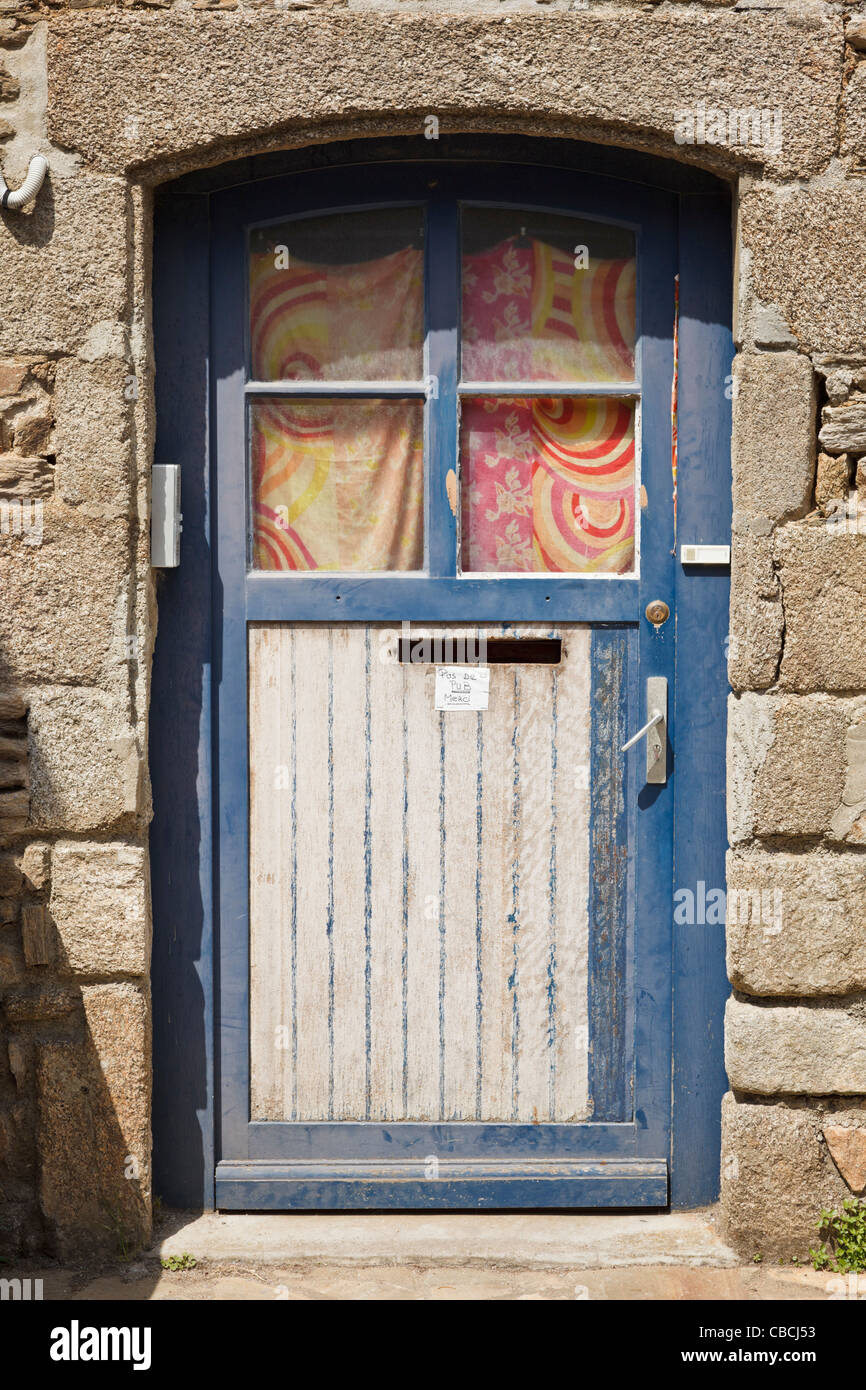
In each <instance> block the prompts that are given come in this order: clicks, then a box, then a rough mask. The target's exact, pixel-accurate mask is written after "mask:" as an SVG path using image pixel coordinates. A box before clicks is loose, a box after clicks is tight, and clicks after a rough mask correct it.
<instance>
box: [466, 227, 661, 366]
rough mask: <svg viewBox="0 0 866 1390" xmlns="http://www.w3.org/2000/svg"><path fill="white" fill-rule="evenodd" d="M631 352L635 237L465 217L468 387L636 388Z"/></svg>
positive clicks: (600, 229)
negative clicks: (591, 384)
mask: <svg viewBox="0 0 866 1390" xmlns="http://www.w3.org/2000/svg"><path fill="white" fill-rule="evenodd" d="M634 345H635V245H634V235H633V234H632V233H631V232H629V231H627V230H625V229H624V228H622V227H614V226H611V225H610V224H609V223H606V222H588V221H586V220H585V219H583V218H579V217H562V216H559V215H557V214H556V213H547V212H534V211H532V210H526V211H522V210H521V209H519V208H518V209H517V210H514V209H507V208H489V209H488V208H465V209H464V211H463V349H462V351H463V380H464V381H562V382H565V381H568V382H578V383H579V382H588V381H598V382H615V381H633V380H634Z"/></svg>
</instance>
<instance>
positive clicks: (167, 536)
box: [150, 463, 183, 569]
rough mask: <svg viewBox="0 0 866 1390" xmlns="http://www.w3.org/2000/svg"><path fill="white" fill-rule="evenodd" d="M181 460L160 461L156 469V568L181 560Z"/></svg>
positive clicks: (153, 484)
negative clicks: (173, 461) (178, 461)
mask: <svg viewBox="0 0 866 1390" xmlns="http://www.w3.org/2000/svg"><path fill="white" fill-rule="evenodd" d="M182 521H183V517H182V516H181V513H180V464H177V463H156V464H154V466H153V469H152V482H151V514H150V563H151V565H152V566H153V568H154V569H173V568H174V567H175V566H176V565H179V564H180V533H181V531H182V529H183V527H182V525H181V522H182Z"/></svg>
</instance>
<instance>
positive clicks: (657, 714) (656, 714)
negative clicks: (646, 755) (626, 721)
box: [622, 709, 665, 753]
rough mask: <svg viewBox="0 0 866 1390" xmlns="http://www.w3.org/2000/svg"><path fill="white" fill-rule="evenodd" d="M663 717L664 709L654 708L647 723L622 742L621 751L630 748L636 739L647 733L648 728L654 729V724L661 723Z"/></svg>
mask: <svg viewBox="0 0 866 1390" xmlns="http://www.w3.org/2000/svg"><path fill="white" fill-rule="evenodd" d="M664 717H665V714H664V710H661V709H654V710H653V712H652V719H650V720H649V722H648V723H646V724H644V726H643V728H642V729H638V731H637V733H636V734H632V736H631V738H630V739H629V741H628V743H624V744H623V745H622V751H623V753H627V752H628V750H629V749H630V748H634V746H635V744H636V743H637V742H638V740H639V739H642V738H643V737H644V736H645V735H646V734H648V733H649V731H650V729H654V728H655V726H656V724H661V722H662V720H663V719H664Z"/></svg>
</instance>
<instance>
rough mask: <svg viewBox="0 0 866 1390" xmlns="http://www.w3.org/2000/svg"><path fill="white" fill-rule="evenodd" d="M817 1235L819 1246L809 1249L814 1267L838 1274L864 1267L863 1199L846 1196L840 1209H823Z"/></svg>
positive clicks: (865, 1206) (865, 1212)
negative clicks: (819, 1241) (819, 1237)
mask: <svg viewBox="0 0 866 1390" xmlns="http://www.w3.org/2000/svg"><path fill="white" fill-rule="evenodd" d="M818 1234H819V1235H820V1236H821V1237H822V1241H821V1245H820V1246H819V1248H818V1249H817V1250H810V1251H809V1254H810V1256H811V1259H812V1268H813V1269H832V1270H834V1271H835V1272H836V1273H837V1274H849V1273H851V1272H852V1271H854V1270H861V1269H866V1201H862V1202H861V1201H858V1200H857V1198H856V1197H846V1198H845V1200H844V1202H843V1203H842V1209H841V1211H839V1210H837V1211H822V1212H821V1220H820V1221H819V1222H818Z"/></svg>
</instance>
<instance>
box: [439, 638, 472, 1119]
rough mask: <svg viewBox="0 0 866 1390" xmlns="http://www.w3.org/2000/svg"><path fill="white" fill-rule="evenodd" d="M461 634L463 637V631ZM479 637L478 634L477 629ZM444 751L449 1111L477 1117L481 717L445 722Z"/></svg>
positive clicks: (462, 714) (461, 713) (458, 715)
mask: <svg viewBox="0 0 866 1390" xmlns="http://www.w3.org/2000/svg"><path fill="white" fill-rule="evenodd" d="M459 635H461V636H462V635H464V634H463V630H462V629H461V630H460V632H459ZM472 635H473V637H474V629H473V630H472ZM443 730H444V748H445V807H446V823H445V916H444V925H445V1001H444V1002H445V1086H444V1090H445V1107H444V1115H445V1117H446V1118H449V1119H461V1120H466V1119H472V1118H473V1117H474V1115H475V1100H476V1069H477V1028H476V1019H477V1004H478V1000H477V993H478V986H477V968H478V952H477V944H476V863H477V854H478V846H477V829H476V822H477V780H478V775H477V759H478V754H477V743H478V716H477V714H475V713H473V711H471V710H458V711H455V712H454V713H453V714H447V715H446V716H445V718H444V720H443Z"/></svg>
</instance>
